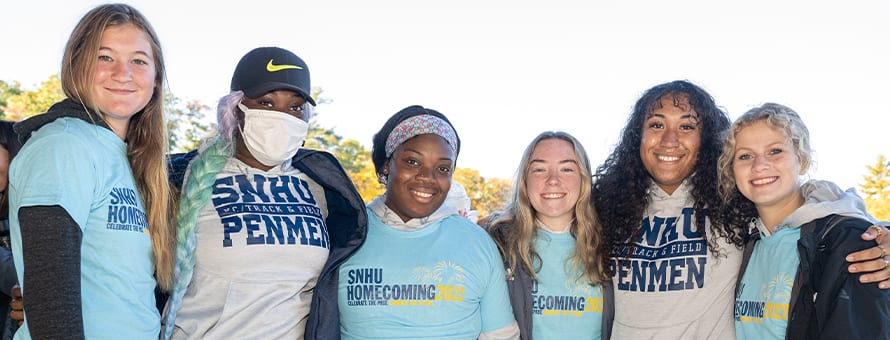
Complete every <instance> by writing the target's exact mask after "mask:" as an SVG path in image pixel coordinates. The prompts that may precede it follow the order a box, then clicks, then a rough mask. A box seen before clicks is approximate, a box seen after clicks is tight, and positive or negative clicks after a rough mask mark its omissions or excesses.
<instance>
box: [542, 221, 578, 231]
mask: <svg viewBox="0 0 890 340" xmlns="http://www.w3.org/2000/svg"><path fill="white" fill-rule="evenodd" d="M537 221H538V225H539V226H540V227H541V228H544V229H547V230H549V231H552V232H555V233H564V232H566V231H567V230H569V227H571V226H572V222H573V221H574V219H573V218H538V219H537Z"/></svg>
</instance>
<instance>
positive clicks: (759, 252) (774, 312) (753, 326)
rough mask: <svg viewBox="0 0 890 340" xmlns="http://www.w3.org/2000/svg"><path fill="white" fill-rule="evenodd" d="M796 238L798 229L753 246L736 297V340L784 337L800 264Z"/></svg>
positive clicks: (779, 232) (765, 239) (785, 230)
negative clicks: (792, 291) (792, 290)
mask: <svg viewBox="0 0 890 340" xmlns="http://www.w3.org/2000/svg"><path fill="white" fill-rule="evenodd" d="M799 239H800V228H787V229H782V230H779V231H778V232H777V233H775V234H774V235H772V236H770V237H763V238H761V240H760V241H758V242H757V244H756V245H754V252H753V253H752V254H751V259H750V260H749V262H748V267H747V269H745V274H744V276H743V277H742V282H741V283H740V284H739V291H738V296H737V297H736V303H735V331H736V338H737V339H784V338H785V330H786V329H787V328H788V309H789V308H788V306H789V304H790V303H791V289H792V288H793V286H794V278H795V276H796V275H797V267H798V266H799V265H800V255H798V253H797V241H798V240H799Z"/></svg>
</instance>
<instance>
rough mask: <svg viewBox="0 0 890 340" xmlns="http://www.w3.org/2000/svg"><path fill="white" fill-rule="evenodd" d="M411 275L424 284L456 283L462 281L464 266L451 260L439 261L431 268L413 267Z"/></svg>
mask: <svg viewBox="0 0 890 340" xmlns="http://www.w3.org/2000/svg"><path fill="white" fill-rule="evenodd" d="M411 276H413V277H414V279H415V280H418V281H420V282H421V283H424V284H457V283H463V282H464V268H463V267H461V266H460V265H459V264H457V263H454V262H451V261H439V262H438V263H436V265H434V266H433V269H430V268H429V267H426V266H419V267H414V269H413V270H412V271H411Z"/></svg>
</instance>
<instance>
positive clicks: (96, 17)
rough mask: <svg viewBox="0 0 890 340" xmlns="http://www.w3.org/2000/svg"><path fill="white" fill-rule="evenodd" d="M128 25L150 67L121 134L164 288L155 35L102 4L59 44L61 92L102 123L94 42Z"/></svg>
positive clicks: (132, 16)
mask: <svg viewBox="0 0 890 340" xmlns="http://www.w3.org/2000/svg"><path fill="white" fill-rule="evenodd" d="M125 24H131V25H134V26H136V27H138V28H139V29H141V30H142V31H143V32H145V35H146V36H147V37H148V39H149V43H150V44H151V49H152V53H153V54H154V63H155V65H154V66H155V70H156V74H155V87H154V93H153V94H152V97H151V99H150V100H149V102H148V104H147V105H146V106H145V108H143V109H142V111H140V112H138V113H136V114H135V115H134V116H133V117H132V118H130V124H129V127H128V129H127V132H126V139H127V159H128V160H129V162H130V168H131V170H132V171H133V177H134V179H135V182H136V187H137V189H138V190H139V194H140V196H141V197H142V200H143V204H144V206H145V210H146V215H147V217H148V225H149V230H150V233H151V241H152V254H153V255H154V262H155V275H156V278H157V281H158V285H159V286H160V287H161V288H162V289H164V290H169V289H170V288H171V286H172V284H173V235H174V232H173V224H172V218H171V217H172V215H173V214H172V213H173V208H174V204H172V203H173V202H172V201H173V196H172V194H171V191H170V184H169V181H168V179H167V161H166V158H165V157H166V156H165V154H166V151H167V131H166V122H165V120H164V90H165V88H166V86H165V82H166V68H165V67H164V56H163V53H162V52H161V45H160V42H159V40H158V35H157V33H155V31H154V29H153V28H152V26H151V24H150V23H149V22H148V20H147V19H146V18H145V17H144V16H143V15H142V13H140V12H139V11H137V10H136V9H135V8H133V7H131V6H129V5H125V4H105V5H100V6H97V7H96V8H93V9H92V10H90V11H89V12H88V13H87V14H86V15H84V16H83V18H81V19H80V22H78V24H77V26H76V27H75V28H74V31H73V32H71V37H70V38H69V39H68V43H67V44H66V46H65V52H64V54H63V57H62V74H61V82H62V90H63V91H65V95H67V96H68V98H71V99H73V100H75V101H78V102H80V103H81V104H82V105H84V106H85V107H89V108H91V109H92V110H87V111H88V112H87V114H89V115H90V116H91V118H92V119H94V120H101V121H104V118H103V117H102V115H101V114H95V113H91V112H90V111H92V112H100V111H99V110H98V107H97V105H96V103H95V101H94V98H92V94H91V93H92V92H91V90H90V89H91V88H92V86H93V82H94V79H93V74H94V73H95V69H96V61H97V60H98V53H99V44H100V41H101V39H102V34H103V33H104V32H105V30H106V29H108V28H110V27H114V26H119V25H125Z"/></svg>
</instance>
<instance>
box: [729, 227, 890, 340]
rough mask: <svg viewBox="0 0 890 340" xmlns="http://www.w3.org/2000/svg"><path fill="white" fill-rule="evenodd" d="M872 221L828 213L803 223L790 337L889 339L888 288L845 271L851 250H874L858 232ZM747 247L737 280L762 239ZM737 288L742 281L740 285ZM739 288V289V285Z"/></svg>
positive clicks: (869, 242)
mask: <svg viewBox="0 0 890 340" xmlns="http://www.w3.org/2000/svg"><path fill="white" fill-rule="evenodd" d="M871 225H872V224H871V222H869V221H866V220H862V219H858V218H851V217H842V216H839V215H829V216H827V217H823V218H820V219H818V220H815V221H811V222H809V223H807V224H804V225H803V226H801V227H800V229H801V230H800V240H799V241H798V242H797V251H798V255H799V256H800V266H799V267H798V271H797V275H796V276H795V278H794V285H793V288H792V291H791V303H790V306H789V311H788V315H789V317H788V328H787V330H786V334H785V338H786V339H890V291H886V290H882V289H879V288H878V287H877V283H867V284H863V283H860V282H859V275H857V274H851V273H849V272H848V271H847V266H849V265H850V263H848V262H847V261H846V260H845V257H846V255H847V254H849V253H852V252H855V251H859V250H863V249H867V248H870V247H872V246H873V245H874V243H873V242H872V241H864V240H862V238H861V237H860V235H861V234H862V233H863V232H865V230H866V229H868V227H869V226H871ZM759 236H760V234H759V233H756V234H754V237H752V238H751V240H749V241H748V243H747V244H746V245H745V253H744V258H743V260H742V269H741V273H740V274H739V280H741V278H742V276H743V275H744V274H745V268H746V267H747V265H748V260H749V259H750V257H751V253H752V252H753V249H754V244H755V243H756V242H757V241H758V240H759V239H760V237H759ZM736 287H738V285H736ZM736 289H738V288H736Z"/></svg>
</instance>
